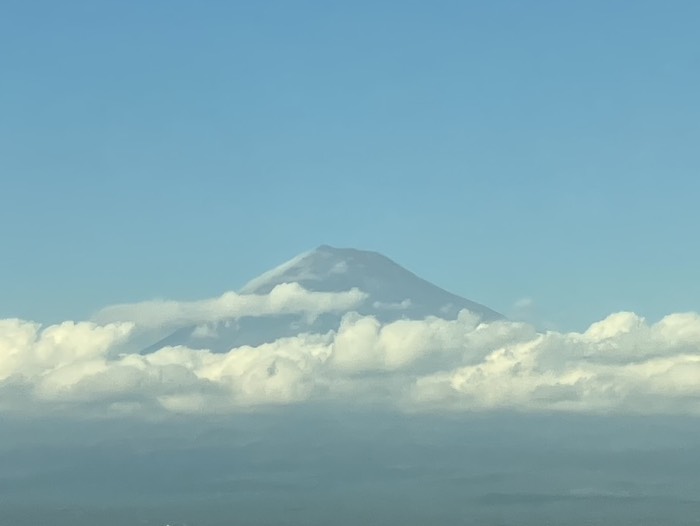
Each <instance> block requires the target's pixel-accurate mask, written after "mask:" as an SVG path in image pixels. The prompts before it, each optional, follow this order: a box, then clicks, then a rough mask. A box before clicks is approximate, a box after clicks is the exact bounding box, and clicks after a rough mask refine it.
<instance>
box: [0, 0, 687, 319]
mask: <svg viewBox="0 0 700 526" xmlns="http://www.w3.org/2000/svg"><path fill="white" fill-rule="evenodd" d="M699 19H700V4H699V3H697V2H695V1H681V0H678V1H674V2H661V1H635V2H631V1H628V2H624V1H596V0H593V1H575V2H557V1H541V2H525V1H505V0H503V1H501V0H499V1H494V2H486V1H482V2H462V1H440V2H415V1H405V2H404V1H401V2H399V1H393V2H389V1H380V2H375V1H373V2H367V1H361V2H344V3H340V2H321V1H315V2H311V1H295V2H282V1H270V2H216V1H212V2H186V1H169V2H165V1H152V2H136V1H133V0H129V1H100V2H92V1H71V2H49V1H6V2H4V3H3V5H2V6H0V47H1V48H2V49H3V52H2V53H1V54H0V71H1V72H2V88H0V237H1V239H2V252H1V253H0V256H1V257H0V318H3V317H15V316H16V317H21V318H25V319H35V320H39V321H59V320H64V319H81V318H85V317H88V316H90V315H91V313H93V312H95V311H96V310H97V309H99V308H100V307H102V306H104V305H108V304H113V303H118V302H129V301H137V300H143V299H149V298H154V297H167V298H173V299H197V298H205V297H209V296H214V295H218V294H220V293H222V292H224V291H226V290H230V289H235V288H237V287H239V286H241V285H242V284H243V283H245V282H246V281H248V280H249V279H250V278H252V277H254V276H256V275H258V274H260V273H262V272H263V271H265V270H267V269H269V268H270V267H273V266H275V265H278V264H279V263H282V262H283V261H284V260H287V259H289V258H291V257H293V256H294V255H296V254H298V253H299V252H302V251H304V250H308V249H310V248H313V247H314V246H317V245H320V244H322V243H327V244H330V245H334V246H341V247H342V246H351V247H355V248H361V249H371V250H377V251H380V252H382V253H384V254H385V255H387V256H389V257H391V258H392V259H394V260H395V261H397V262H398V263H400V264H401V265H403V266H405V267H407V268H408V269H409V270H411V271H413V272H415V273H416V274H418V275H420V276H421V277H423V278H425V279H428V280H429V281H432V282H434V283H436V284H437V285H439V286H441V287H443V288H446V289H448V290H450V291H451V292H454V293H457V294H460V295H462V296H465V297H467V298H469V299H472V300H474V301H478V302H481V303H484V304H486V305H488V306H489V307H491V308H493V309H495V310H499V311H501V312H504V313H505V314H509V313H511V312H512V311H513V310H516V311H517V308H516V307H515V305H516V303H518V302H519V303H518V304H519V305H520V306H521V307H523V306H527V304H528V301H524V298H530V299H531V301H532V305H533V306H534V307H532V308H534V309H535V311H536V312H535V313H529V314H528V315H529V316H532V317H534V318H536V320H537V321H539V322H546V323H549V324H551V325H553V326H556V327H558V328H561V329H570V328H571V329H580V328H582V327H585V326H586V325H588V324H590V323H591V322H593V321H596V320H599V319H601V318H603V317H605V316H607V315H608V314H609V313H611V312H616V311H620V310H631V311H635V312H637V313H639V314H641V315H645V316H649V317H650V318H652V319H658V318H659V317H661V316H663V315H664V314H669V313H672V312H682V311H700V299H699V298H700V279H698V268H700V244H699V243H698V242H697V238H698V227H699V225H700V206H699V203H698V201H699V200H700V182H699V178H698V172H699V169H700V148H698V145H699V144H700V102H698V100H699V99H698V93H700V36H698V31H697V23H698V20H699ZM528 308H529V307H528Z"/></svg>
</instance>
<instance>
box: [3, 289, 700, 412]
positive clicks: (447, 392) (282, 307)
mask: <svg viewBox="0 0 700 526" xmlns="http://www.w3.org/2000/svg"><path fill="white" fill-rule="evenodd" d="M361 298H363V296H362V294H361V293H359V292H357V291H354V292H353V291H351V292H349V293H347V295H345V296H343V295H337V294H332V295H328V296H326V295H319V294H313V293H308V292H306V291H304V290H303V289H300V288H299V287H298V286H296V285H290V286H282V287H278V288H277V289H275V291H273V293H272V294H270V295H269V296H254V297H248V298H246V297H243V296H230V297H229V296H223V297H222V298H220V299H218V300H211V301H208V302H194V303H175V302H169V303H157V302H152V303H145V304H137V305H135V306H120V307H113V308H110V309H107V310H105V311H103V315H104V316H106V317H107V318H109V317H113V318H114V319H117V320H120V321H113V322H111V323H94V322H80V323H74V322H65V323H62V324H59V325H52V326H48V327H41V326H40V325H38V324H36V323H32V322H27V321H22V320H16V319H15V320H13V319H10V320H0V409H2V410H11V409H13V408H27V407H32V408H34V409H36V408H42V407H44V408H52V409H55V408H56V407H61V408H66V409H67V410H71V409H76V410H77V409H79V410H81V411H95V412H99V413H102V412H107V413H125V412H126V413H131V412H135V413H148V412H152V411H164V412H176V413H201V412H227V411H235V410H240V409H242V408H251V407H252V408H254V407H259V406H264V405H269V404H294V403H297V404H298V403H304V402H311V401H319V400H342V401H343V402H347V401H348V400H352V401H354V403H357V404H358V405H361V404H373V405H376V404H383V405H387V406H393V407H396V408H397V409H400V410H407V411H442V410H457V411H484V410H493V409H520V410H527V411H532V410H535V411H569V412H615V411H633V412H639V413H699V412H700V315H698V314H694V313H687V314H673V315H670V316H667V317H665V318H663V319H662V320H661V321H659V322H657V323H652V324H650V323H648V322H647V321H646V320H645V319H643V318H642V317H640V316H637V315H635V314H633V313H625V312H623V313H617V314H613V315H611V316H609V317H608V318H606V319H604V320H602V321H600V322H597V323H594V324H593V325H591V327H590V328H588V330H586V331H585V332H582V333H576V332H574V333H561V332H555V331H549V332H537V331H536V330H535V329H534V328H533V327H532V326H530V325H528V324H525V323H516V322H508V321H499V322H495V323H490V324H484V323H479V321H478V319H477V318H475V317H474V316H472V315H471V314H469V313H468V312H466V311H464V312H462V313H461V314H460V316H459V318H458V319H456V320H452V321H449V320H444V319H441V318H427V319H425V320H419V321H410V320H401V321H396V322H393V323H389V324H381V323H380V322H379V321H377V320H376V319H375V318H373V317H362V316H359V315H357V314H354V313H350V314H347V315H345V316H344V317H343V319H342V322H341V324H340V326H339V327H338V328H337V330H335V331H331V332H329V333H327V334H300V335H298V336H295V337H292V338H284V339H279V340H277V341H274V342H272V343H268V344H264V345H261V346H258V347H248V346H244V347H239V348H236V349H232V350H231V351H230V352H227V353H223V354H216V353H212V352H209V351H206V350H192V349H188V348H184V347H165V348H162V349H160V350H158V351H156V352H154V353H150V354H145V355H143V354H139V353H125V354H116V352H115V349H118V348H119V347H120V346H121V345H122V344H123V343H124V342H125V341H126V340H128V339H129V338H130V337H131V335H132V334H133V333H134V332H135V329H138V327H139V325H142V326H147V327H148V326H153V325H154V324H162V323H173V322H174V321H175V320H177V321H182V320H186V321H187V322H191V321H192V320H193V319H198V320H200V321H203V320H211V319H213V318H215V317H219V316H223V314H224V313H226V314H227V315H230V314H231V313H233V312H236V313H239V312H243V311H245V312H246V313H248V314H250V313H251V312H256V313H258V314H264V313H270V312H278V311H283V312H290V311H292V309H296V310H295V312H306V313H309V312H314V313H316V312H321V311H323V310H324V309H329V308H336V307H338V306H339V305H341V304H343V302H346V304H347V305H352V304H354V302H355V301H357V300H358V299H361ZM296 302H298V303H296Z"/></svg>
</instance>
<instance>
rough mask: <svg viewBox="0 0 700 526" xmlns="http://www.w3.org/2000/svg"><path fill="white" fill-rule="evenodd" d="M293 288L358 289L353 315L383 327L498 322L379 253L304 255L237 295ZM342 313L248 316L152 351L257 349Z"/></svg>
mask: <svg viewBox="0 0 700 526" xmlns="http://www.w3.org/2000/svg"><path fill="white" fill-rule="evenodd" d="M284 283H297V284H299V285H300V286H302V287H303V288H304V289H306V290H308V291H312V292H344V291H348V290H351V289H353V288H357V289H359V290H361V291H362V292H364V293H366V294H367V297H366V299H365V300H364V301H363V302H362V303H361V304H360V305H358V307H357V308H356V309H355V310H356V311H357V312H358V313H359V314H361V315H364V316H374V317H376V318H377V319H378V320H380V321H381V322H384V323H386V322H391V321H395V320H398V319H423V318H426V317H427V316H437V317H440V318H444V319H455V318H456V317H457V315H458V314H459V312H460V311H462V310H465V309H466V310H468V311H471V312H473V313H475V314H476V315H478V316H479V317H480V318H481V319H482V320H483V321H492V320H497V319H502V318H503V316H502V315H500V314H498V313H497V312H495V311H493V310H491V309H489V308H488V307H485V306H483V305H480V304H479V303H475V302H473V301H470V300H467V299H465V298H462V297H460V296H457V295H455V294H452V293H450V292H447V291H446V290H443V289H441V288H439V287H437V286H435V285H433V284H432V283H429V282H428V281H425V280H424V279H422V278H420V277H418V276H416V275H415V274H413V273H412V272H410V271H408V270H406V269H405V268H403V267H402V266H400V265H399V264H397V263H395V262H394V261H392V260H391V259H389V258H387V257H386V256H383V255H382V254H379V253H377V252H370V251H365V250H357V249H353V248H334V247H330V246H328V245H322V246H320V247H318V248H317V249H315V250H312V251H309V252H305V253H303V254H300V255H299V256H297V257H295V258H293V259H291V260H289V261H287V262H286V263H283V264H282V265H280V266H279V267H276V268H274V269H272V270H270V271H268V272H265V273H264V274H262V275H260V276H259V277H257V278H255V279H253V280H252V281H250V282H248V283H247V284H246V285H245V286H244V287H243V288H242V289H241V290H240V291H239V293H240V294H268V293H269V292H270V291H272V289H274V288H275V287H276V286H277V285H281V284H284ZM344 314H345V313H325V314H322V315H320V316H319V317H317V318H316V319H314V320H306V319H304V316H303V315H300V314H280V315H268V316H256V317H253V316H247V317H242V318H238V319H235V320H225V321H221V322H219V323H217V324H215V325H214V326H212V327H207V328H206V331H202V330H201V327H200V328H198V327H196V326H185V327H181V328H179V329H177V330H176V331H175V332H173V333H172V334H171V335H169V336H167V337H166V338H164V339H162V340H161V341H159V342H157V343H156V344H154V345H152V346H151V347H150V348H149V349H148V350H147V351H152V350H155V349H159V348H161V347H163V346H166V345H185V346H187V347H191V348H207V349H211V350H212V351H215V352H226V351H228V350H230V349H231V348H233V347H238V346H241V345H260V344H262V343H265V342H270V341H274V340H276V339H278V338H282V337H288V336H294V335H296V334H299V333H301V332H318V333H325V332H328V331H329V330H334V329H337V328H338V326H339V324H340V320H341V318H342V316H343V315H344Z"/></svg>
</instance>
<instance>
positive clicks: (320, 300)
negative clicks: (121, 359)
mask: <svg viewBox="0 0 700 526" xmlns="http://www.w3.org/2000/svg"><path fill="white" fill-rule="evenodd" d="M366 298H367V295H366V294H365V293H364V292H361V291H360V290H358V289H352V290H349V291H346V292H310V291H307V290H305V289H304V288H302V287H301V286H299V285H298V284H297V283H283V284H281V285H278V286H276V287H275V288H274V289H273V290H272V291H271V292H270V293H269V294H237V293H235V292H227V293H225V294H223V295H222V296H219V297H218V298H212V299H207V300H201V301H163V300H157V301H144V302H140V303H126V304H121V305H112V306H110V307H107V308H105V309H102V310H101V311H100V312H98V313H97V315H96V316H95V321H96V322H98V323H103V324H104V323H114V322H132V323H135V324H138V325H139V326H140V327H141V328H160V327H175V326H182V325H201V324H206V323H213V322H217V321H221V320H232V319H236V318H240V317H243V316H265V315H269V314H303V315H305V316H306V317H307V318H308V319H311V320H313V319H315V318H316V317H318V316H319V315H321V314H323V313H326V312H347V311H350V310H353V309H355V308H356V307H357V306H358V305H359V304H360V303H362V302H363V301H364V300H365V299H366Z"/></svg>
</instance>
